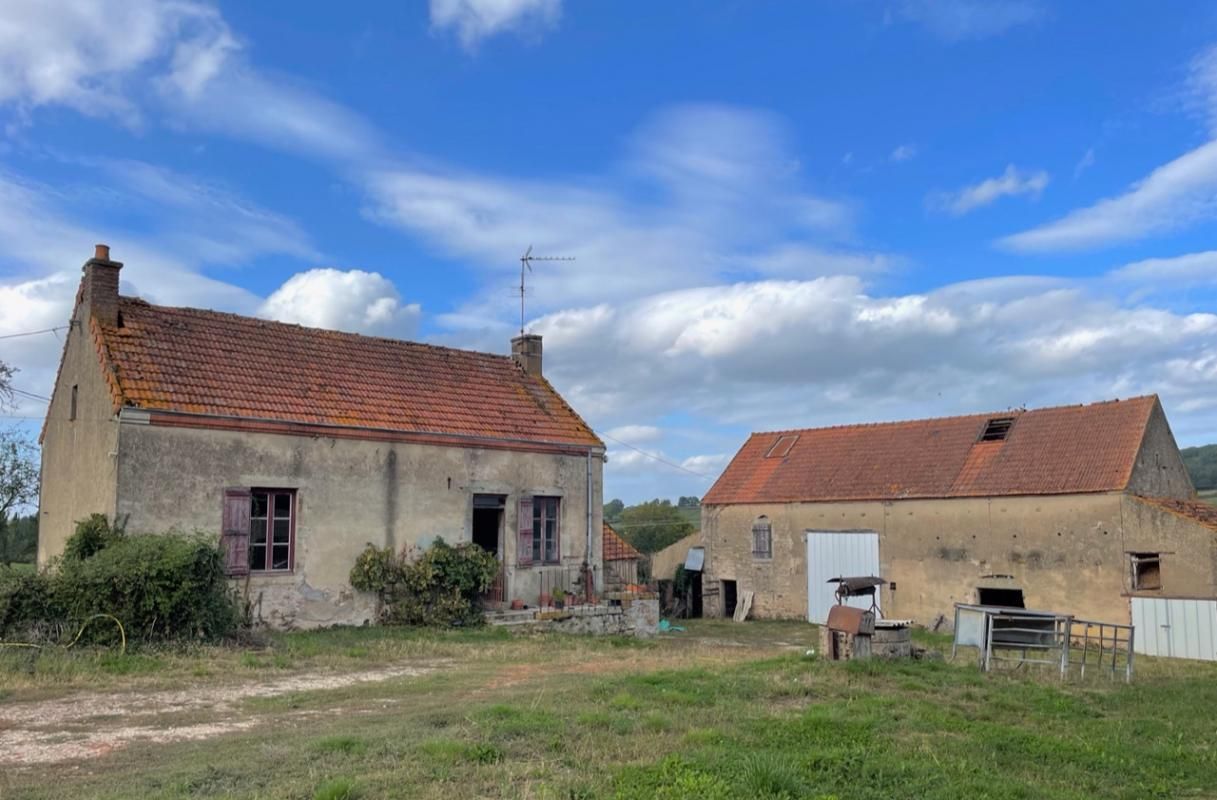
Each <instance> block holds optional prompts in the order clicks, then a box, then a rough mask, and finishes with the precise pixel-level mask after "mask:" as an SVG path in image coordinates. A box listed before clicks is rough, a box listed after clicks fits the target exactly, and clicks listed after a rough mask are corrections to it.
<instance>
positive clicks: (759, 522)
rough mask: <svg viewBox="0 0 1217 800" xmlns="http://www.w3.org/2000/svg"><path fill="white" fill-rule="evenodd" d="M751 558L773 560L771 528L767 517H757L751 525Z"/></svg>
mask: <svg viewBox="0 0 1217 800" xmlns="http://www.w3.org/2000/svg"><path fill="white" fill-rule="evenodd" d="M752 557H753V558H773V526H772V525H770V524H769V517H765V516H760V517H757V518H756V522H754V523H752Z"/></svg>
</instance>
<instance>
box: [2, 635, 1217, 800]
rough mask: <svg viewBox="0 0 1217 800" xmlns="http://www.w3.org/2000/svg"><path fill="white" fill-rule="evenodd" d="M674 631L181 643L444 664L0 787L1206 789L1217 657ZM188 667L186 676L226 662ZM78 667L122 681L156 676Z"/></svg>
mask: <svg viewBox="0 0 1217 800" xmlns="http://www.w3.org/2000/svg"><path fill="white" fill-rule="evenodd" d="M689 628H690V630H689V631H688V633H687V634H681V635H674V636H672V637H669V638H663V639H660V640H658V641H656V642H654V643H651V644H649V645H644V646H641V647H635V646H630V647H620V646H617V645H615V644H614V643H611V642H609V641H607V640H593V639H575V638H562V637H557V636H534V637H521V638H509V639H504V638H502V637H501V635H500V634H498V633H497V632H496V633H462V634H457V635H449V634H445V633H425V632H424V633H417V632H409V633H408V635H407V632H400V636H398V635H393V634H392V633H386V632H384V631H375V630H369V631H331V632H321V633H315V634H289V635H284V636H279V637H275V639H274V640H273V646H272V652H273V653H274V654H281V655H286V656H287V657H288V658H289V661H290V666H289V667H288V668H286V669H284V668H280V667H277V666H275V665H274V664H273V663H271V662H267V663H262V661H261V660H260V661H259V665H258V666H245V665H243V664H242V658H241V654H239V653H232V654H216V653H215V652H213V651H211V650H206V651H200V652H199V653H197V654H196V655H195V656H194V660H195V661H196V662H204V663H208V662H211V661H217V660H218V661H220V662H222V663H223V664H224V665H225V666H226V667H227V666H232V667H234V668H235V669H237V670H238V675H237V677H238V678H245V679H248V678H249V677H250V676H251V675H257V674H260V673H261V672H267V673H271V674H270V678H271V679H277V678H279V677H281V676H282V674H283V673H285V672H286V673H288V674H291V670H293V669H301V668H305V667H307V668H310V669H311V668H317V667H325V668H326V669H332V670H335V671H339V670H343V669H366V668H368V667H369V664H376V663H396V661H395V660H397V661H400V660H401V659H407V660H408V659H414V658H431V659H434V658H441V659H443V667H442V669H439V670H437V671H435V672H433V673H431V674H429V675H427V676H425V677H422V678H415V679H400V680H392V681H387V682H385V683H381V684H363V685H359V686H354V687H347V688H344V689H341V690H335V691H314V692H302V693H300V694H299V696H294V697H292V698H291V701H290V702H281V701H283V698H282V697H280V698H264V699H259V700H257V701H250V703H248V704H247V705H246V706H244V707H243V712H244V713H257V714H259V715H261V716H260V717H259V720H260V721H259V724H258V726H257V727H254V728H252V729H248V730H243V731H240V732H237V733H232V734H228V735H224V736H220V737H217V738H213V739H206V740H201V741H193V742H177V743H172V744H153V743H148V742H140V743H136V744H133V745H131V746H129V747H128V748H126V749H122V750H117V751H115V752H114V753H112V754H111V755H109V756H107V757H104V758H100V759H96V760H94V761H91V762H89V763H88V764H87V766H86V767H85V768H84V769H80V768H77V767H76V766H73V765H46V766H33V767H27V768H21V769H7V768H6V769H5V770H0V796H3V797H5V798H9V797H12V798H30V799H31V800H33V799H35V798H60V797H65V796H71V797H77V796H79V797H97V798H111V799H116V798H136V797H166V798H198V797H214V798H220V797H223V798H272V797H275V798H277V797H288V798H310V797H316V798H321V797H324V798H343V797H359V798H379V797H420V798H444V800H450V798H453V797H505V798H554V799H555V800H557V799H558V798H561V799H562V800H569V799H570V798H579V799H580V800H595V799H597V798H602V799H603V800H610V799H613V800H633V799H634V798H638V799H639V800H641V799H642V798H647V799H648V800H649V799H650V798H660V799H663V800H679V799H680V798H689V799H690V800H692V799H693V798H699V799H701V798H707V799H709V800H713V799H714V798H736V797H748V798H771V799H776V798H803V797H808V798H820V799H821V800H828V798H841V799H844V798H849V799H850V800H868V799H870V798H873V799H874V800H889V798H903V797H919V798H930V799H931V800H933V799H939V800H945V798H989V799H990V800H1007V799H1008V800H1015V798H1047V799H1049V800H1082V798H1092V797H1104V798H1113V800H1122V799H1125V798H1127V800H1133V798H1136V799H1137V800H1140V799H1141V798H1214V797H1217V730H1215V729H1214V726H1213V723H1212V715H1213V709H1214V708H1217V665H1212V664H1202V663H1196V662H1181V661H1175V662H1167V661H1156V660H1153V659H1142V660H1139V661H1138V669H1139V674H1138V679H1137V681H1136V682H1135V683H1134V684H1132V685H1124V684H1120V683H1109V682H1106V681H1096V682H1091V683H1086V684H1066V685H1061V684H1059V683H1056V682H1053V681H1051V680H1048V679H1041V678H1035V677H1028V676H1023V675H982V674H979V673H978V672H977V671H976V669H975V667H974V666H972V665H971V663H970V662H969V663H964V662H962V661H961V662H960V663H957V664H952V663H943V662H938V661H904V662H877V661H876V662H868V663H861V662H859V663H850V664H832V663H826V662H823V661H820V660H816V659H810V658H806V657H804V656H802V655H801V652H802V648H801V647H799V649H797V650H796V648H795V647H793V646H785V645H777V644H775V643H777V642H783V643H787V644H790V645H802V644H805V643H809V642H810V641H811V638H812V637H811V636H810V633H811V630H812V629H811V628H810V627H809V626H806V625H801V624H783V623H757V622H749V623H745V624H743V625H737V624H734V623H729V622H728V623H723V622H712V621H704V622H698V621H694V622H693V623H691V624H690V625H689ZM928 641H931V642H934V643H938V644H941V643H942V641H943V640H942V638H941V637H931V638H930V639H929V640H928ZM728 642H729V643H730V644H729V645H728ZM351 648H356V649H359V650H361V651H363V650H366V654H365V655H361V656H359V657H351V656H349V655H347V653H348V651H349V650H350V649H351ZM388 654H395V655H388ZM256 655H258V658H259V659H262V658H263V656H262V655H261V654H256ZM158 658H160V659H161V661H162V663H163V667H162V670H161V674H162V675H164V674H172V675H179V674H188V673H186V669H187V668H186V667H185V665H184V664H183V663H179V659H184V660H189V658H190V657H189V656H187V655H184V654H173V655H160V656H158ZM89 669H90V670H91V669H93V668H92V667H90V668H89ZM208 669H209V671H212V672H209V677H208V678H206V679H204V680H201V681H200V680H198V679H195V681H196V685H198V687H199V690H200V691H206V690H207V687H208V686H211V685H215V683H216V682H217V681H221V680H227V679H228V676H222V675H220V674H215V673H218V672H219V671H220V670H219V668H218V667H216V666H214V665H212V666H209V667H208ZM91 674H102V675H104V676H105V677H106V678H107V679H108V680H119V679H121V680H123V681H126V682H127V684H126V685H128V686H131V687H139V686H141V685H142V684H143V682H145V681H149V680H152V679H153V678H152V677H151V676H150V675H147V674H141V673H138V672H133V673H131V674H129V675H125V676H114V675H112V674H110V673H91ZM4 675H5V673H4V672H3V671H0V680H3V678H4ZM52 691H54V692H58V691H65V690H63V687H62V686H61V684H59V683H56V682H51V683H49V684H45V685H31V686H29V687H27V688H25V689H20V690H17V691H16V693H15V694H16V695H17V696H13V697H9V698H8V699H0V715H2V710H3V708H4V704H6V703H9V702H13V701H14V700H20V699H29V698H31V697H37V696H41V695H43V694H45V693H47V692H52Z"/></svg>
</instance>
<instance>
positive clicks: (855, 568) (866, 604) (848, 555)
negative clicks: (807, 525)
mask: <svg viewBox="0 0 1217 800" xmlns="http://www.w3.org/2000/svg"><path fill="white" fill-rule="evenodd" d="M804 538H805V539H806V540H807V620H808V621H809V622H814V623H816V624H819V625H822V624H824V623H825V622H826V621H827V620H828V610H829V609H830V608H832V607H833V606H834V605H836V603H837V600H836V597H834V596H833V593H834V591H835V590H836V584H833V583H829V582H828V581H829V579H830V578H840V577H851V576H862V575H876V576H877V575H878V574H879V534H878V533H876V532H874V531H849V532H844V531H807V533H806V534H805V535H804ZM874 600H875V603H876V604H878V602H879V594H878V593H876V594H875V597H874ZM845 602H846V604H847V605H851V606H855V607H857V608H870V605H871V598H870V597H852V598H848V599H846V601H845Z"/></svg>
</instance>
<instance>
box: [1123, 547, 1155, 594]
mask: <svg viewBox="0 0 1217 800" xmlns="http://www.w3.org/2000/svg"><path fill="white" fill-rule="evenodd" d="M1128 558H1129V561H1130V563H1131V567H1132V588H1133V590H1134V591H1145V590H1147V589H1161V588H1162V556H1161V555H1160V554H1159V553H1129V554H1128Z"/></svg>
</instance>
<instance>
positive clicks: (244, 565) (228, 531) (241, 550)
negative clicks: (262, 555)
mask: <svg viewBox="0 0 1217 800" xmlns="http://www.w3.org/2000/svg"><path fill="white" fill-rule="evenodd" d="M249 511H250V492H249V490H248V489H225V490H224V513H223V527H222V529H221V530H222V533H221V542H220V550H221V552H222V553H223V554H224V569H225V571H226V572H227V573H228V574H229V575H248V574H249Z"/></svg>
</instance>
